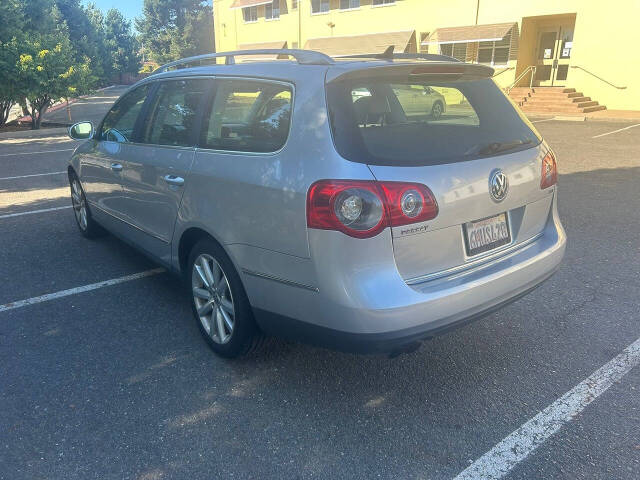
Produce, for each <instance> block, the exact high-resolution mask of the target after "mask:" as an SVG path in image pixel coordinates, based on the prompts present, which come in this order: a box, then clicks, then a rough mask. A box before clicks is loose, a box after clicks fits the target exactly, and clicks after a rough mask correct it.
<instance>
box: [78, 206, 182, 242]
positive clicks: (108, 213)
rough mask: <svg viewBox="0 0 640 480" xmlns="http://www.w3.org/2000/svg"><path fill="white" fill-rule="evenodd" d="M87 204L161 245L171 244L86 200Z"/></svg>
mask: <svg viewBox="0 0 640 480" xmlns="http://www.w3.org/2000/svg"><path fill="white" fill-rule="evenodd" d="M87 203H88V204H89V205H90V206H91V207H94V208H96V209H98V210H100V211H101V212H102V213H104V214H105V215H109V216H110V217H113V218H115V219H116V220H120V221H121V222H122V223H126V224H127V225H129V226H130V227H132V228H135V229H136V230H139V231H141V232H142V233H144V234H146V235H149V236H150V237H153V238H155V239H156V240H160V241H161V242H162V243H166V244H167V245H169V244H170V243H171V241H167V240H165V239H164V238H162V237H159V236H158V235H156V234H154V233H151V232H148V231H147V230H145V229H144V228H142V227H139V226H137V225H134V224H133V223H131V222H129V221H127V220H125V219H124V218H121V217H120V216H118V215H115V214H114V213H111V212H107V211H106V210H105V209H104V208H102V207H100V206H98V204H96V203H94V202H90V201H89V200H87Z"/></svg>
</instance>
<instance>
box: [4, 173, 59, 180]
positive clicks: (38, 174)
mask: <svg viewBox="0 0 640 480" xmlns="http://www.w3.org/2000/svg"><path fill="white" fill-rule="evenodd" d="M62 173H67V172H50V173H33V174H31V175H18V176H17V177H1V178H0V180H15V179H16V178H28V177H44V176H46V175H60V174H62Z"/></svg>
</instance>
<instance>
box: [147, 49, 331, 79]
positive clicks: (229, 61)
mask: <svg viewBox="0 0 640 480" xmlns="http://www.w3.org/2000/svg"><path fill="white" fill-rule="evenodd" d="M240 55H289V56H291V57H293V58H295V59H296V60H297V62H298V63H299V64H301V65H331V64H333V63H334V61H333V59H332V58H331V57H329V56H328V55H325V54H324V53H320V52H316V51H313V50H300V49H286V48H281V49H277V48H267V49H260V50H234V51H231V52H218V53H205V54H204V55H196V56H195V57H188V58H183V59H180V60H176V61H173V62H169V63H167V64H165V65H162V66H161V67H158V68H157V69H155V70H154V71H153V73H161V72H166V71H167V70H168V69H169V68H171V67H178V66H180V65H189V64H193V63H199V62H202V61H203V60H210V59H214V58H224V59H225V64H226V65H234V64H235V63H236V60H235V57H236V56H240Z"/></svg>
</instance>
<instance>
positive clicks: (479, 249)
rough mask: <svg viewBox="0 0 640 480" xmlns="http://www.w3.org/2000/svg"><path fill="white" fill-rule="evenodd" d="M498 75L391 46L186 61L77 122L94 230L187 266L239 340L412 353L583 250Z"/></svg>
mask: <svg viewBox="0 0 640 480" xmlns="http://www.w3.org/2000/svg"><path fill="white" fill-rule="evenodd" d="M241 55H242V58H243V59H252V58H253V60H254V61H244V62H238V63H236V61H235V59H236V58H237V57H240V56H241ZM266 55H270V56H272V57H273V58H276V56H280V57H282V56H286V58H289V60H271V61H270V60H265V56H266ZM222 59H224V60H225V62H224V64H222V63H217V62H218V60H222ZM492 74H493V70H492V69H491V68H489V67H487V66H483V65H477V64H465V63H461V62H458V61H456V60H455V59H452V58H450V57H445V56H440V55H420V54H417V55H409V54H398V55H394V54H393V52H392V51H391V50H389V49H388V50H387V51H386V52H384V53H383V54H379V55H376V54H372V55H369V56H366V55H360V56H357V57H351V58H349V57H344V58H339V59H334V58H331V57H328V56H326V55H324V54H322V53H318V52H312V51H303V50H267V51H265V50H255V51H243V52H227V53H218V54H210V55H204V56H199V57H192V58H189V59H185V60H182V61H178V62H173V63H171V64H168V65H165V66H164V67H161V68H160V69H159V73H156V74H154V75H152V76H150V77H148V78H146V79H144V80H142V81H140V82H138V83H137V84H135V85H134V86H132V87H131V88H130V89H129V90H128V91H127V92H126V93H125V94H124V95H122V97H120V99H119V100H118V101H117V102H116V103H115V104H114V105H113V107H112V108H111V110H110V111H109V112H108V113H107V115H106V116H105V117H104V119H103V120H102V122H101V123H100V124H99V125H97V127H95V128H94V126H93V125H91V124H89V123H88V122H83V123H80V124H76V125H74V126H73V127H71V129H70V135H71V136H72V137H73V138H76V139H81V138H84V139H87V141H86V142H84V143H83V144H81V145H80V146H79V147H78V148H77V149H76V151H75V152H74V154H73V156H72V158H71V161H70V164H69V181H70V184H71V199H72V202H73V207H74V209H75V214H76V219H77V223H78V226H79V228H80V231H81V233H82V234H83V235H85V236H86V237H94V236H96V235H99V234H100V233H103V232H104V231H105V230H107V231H109V232H112V233H113V234H115V235H117V236H118V237H120V238H122V239H123V240H125V241H127V242H129V243H131V244H133V245H134V246H136V247H137V248H139V249H140V250H141V251H143V252H145V253H146V254H148V255H149V256H151V257H152V258H154V259H156V260H157V261H158V262H160V263H162V264H164V265H165V266H166V267H167V268H169V269H170V270H172V271H174V272H176V273H179V274H180V275H181V276H182V277H183V278H184V280H185V282H186V283H187V285H188V287H189V297H190V299H191V304H192V307H193V315H194V317H195V320H196V321H197V324H198V326H199V328H200V329H201V331H202V333H203V335H204V336H205V338H206V339H207V341H208V342H209V344H210V346H211V348H212V349H213V350H214V351H215V352H216V353H218V354H220V355H222V356H225V357H234V356H237V355H241V354H244V353H246V352H248V351H249V350H251V349H252V348H253V347H254V346H255V345H256V344H258V343H259V340H260V339H261V338H263V336H264V335H276V336H281V337H286V338H289V339H295V340H299V341H304V342H309V343H313V344H317V345H321V346H326V347H330V348H334V349H339V350H344V351H352V352H389V353H398V352H402V351H408V350H410V349H412V348H414V347H415V346H417V345H419V342H420V341H421V340H423V339H425V338H428V337H431V336H433V335H435V334H437V333H439V332H442V331H445V330H447V329H449V328H452V327H454V326H459V325H461V324H463V323H465V322H467V321H469V320H472V319H476V318H479V317H481V316H483V315H486V314H487V313H488V312H491V311H493V310H495V309H496V308H499V307H501V306H503V305H505V304H507V303H508V302H511V301H513V300H515V299H517V298H519V297H520V296H521V295H523V294H525V293H527V292H529V291H530V290H532V289H533V288H534V287H536V286H537V285H539V284H540V283H541V282H542V281H544V280H545V279H547V278H549V276H551V275H552V274H553V272H554V271H555V270H556V269H557V267H558V265H559V264H560V262H561V260H562V257H563V254H564V250H565V242H566V237H565V232H564V230H563V228H562V225H561V223H560V220H559V218H558V211H557V206H556V205H557V186H556V180H557V168H556V160H555V156H554V154H553V152H552V151H551V150H550V149H549V147H548V146H547V145H546V143H545V142H544V141H543V140H542V138H541V137H540V135H539V134H538V132H536V130H535V128H534V127H533V126H532V125H531V124H530V123H529V122H528V121H527V119H526V118H525V117H524V116H523V115H522V114H521V113H520V112H519V111H518V110H517V108H515V107H514V106H513V104H512V103H511V102H510V101H509V100H508V99H507V97H506V96H505V95H504V94H503V92H502V91H501V90H500V89H499V88H498V87H497V86H496V84H495V83H494V82H493V80H492V79H491V76H492ZM425 91H429V92H433V96H434V97H435V96H437V97H438V98H442V100H443V103H444V102H446V109H442V111H439V112H438V115H434V114H433V105H432V104H431V103H429V102H426V101H424V99H423V98H422V97H421V96H424V92H425ZM411 92H415V93H416V98H414V96H413V95H411V94H409V93H411Z"/></svg>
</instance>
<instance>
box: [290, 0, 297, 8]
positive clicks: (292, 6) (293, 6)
mask: <svg viewBox="0 0 640 480" xmlns="http://www.w3.org/2000/svg"><path fill="white" fill-rule="evenodd" d="M297 9H298V0H291V10H297Z"/></svg>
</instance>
